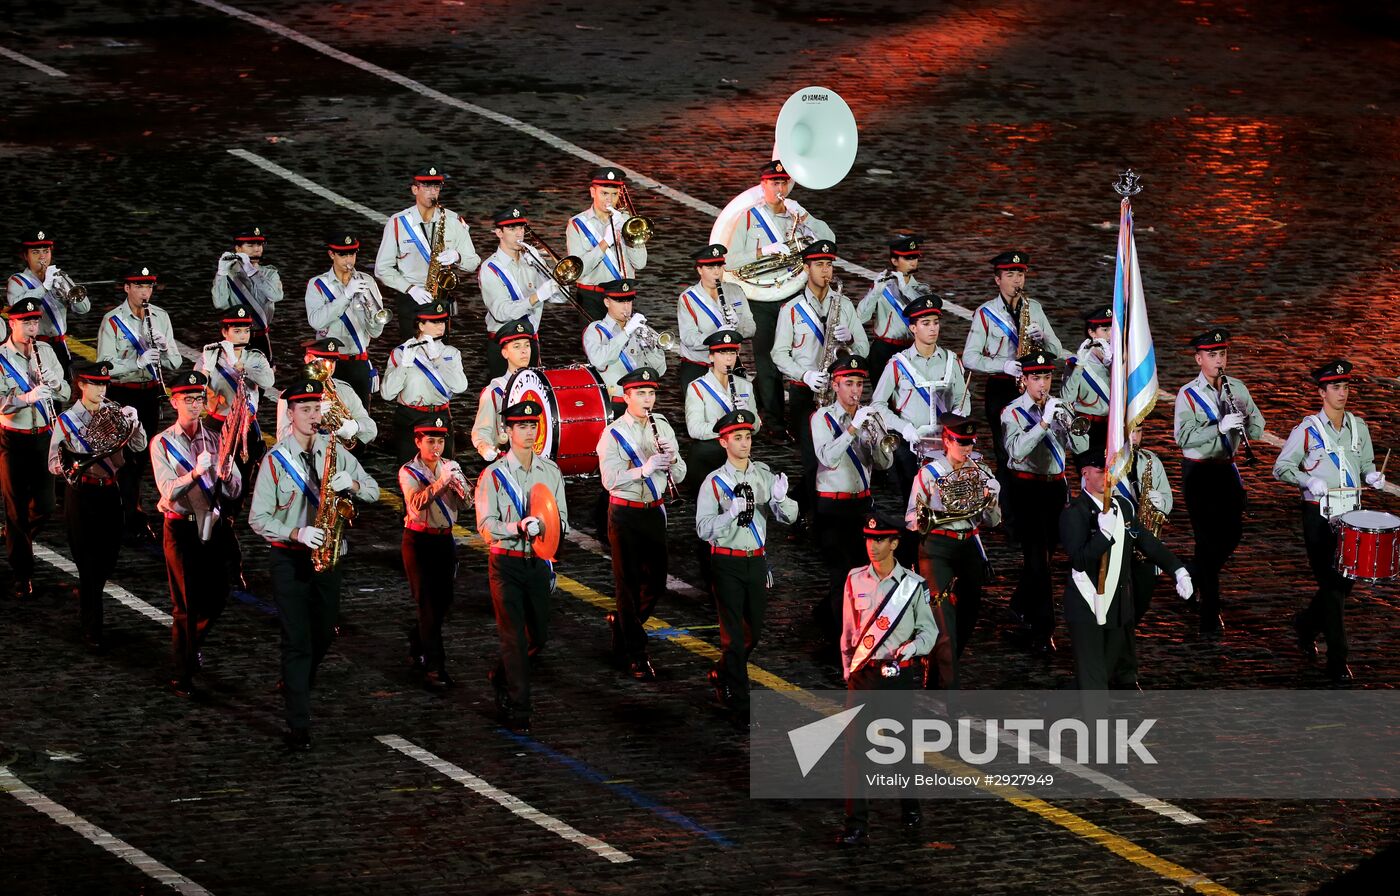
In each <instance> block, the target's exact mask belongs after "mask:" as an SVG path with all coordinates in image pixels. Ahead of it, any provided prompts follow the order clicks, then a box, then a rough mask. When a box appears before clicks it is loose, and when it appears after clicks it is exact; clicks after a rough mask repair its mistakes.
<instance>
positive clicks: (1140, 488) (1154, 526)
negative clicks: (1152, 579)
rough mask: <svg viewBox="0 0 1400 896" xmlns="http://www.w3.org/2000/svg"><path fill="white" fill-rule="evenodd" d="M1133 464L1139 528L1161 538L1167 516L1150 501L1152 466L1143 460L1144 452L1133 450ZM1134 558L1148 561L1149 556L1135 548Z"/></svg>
mask: <svg viewBox="0 0 1400 896" xmlns="http://www.w3.org/2000/svg"><path fill="white" fill-rule="evenodd" d="M1133 464H1134V465H1137V466H1138V478H1137V483H1136V484H1137V497H1138V501H1137V522H1138V526H1139V528H1141V529H1143V530H1144V531H1146V532H1149V533H1151V534H1152V536H1153V537H1154V538H1160V537H1161V535H1162V527H1163V526H1165V525H1166V524H1167V515H1166V514H1165V513H1163V512H1162V511H1160V510H1158V509H1157V508H1156V507H1155V506H1154V505H1153V504H1152V501H1151V500H1149V493H1150V492H1151V490H1152V476H1151V473H1152V465H1151V464H1150V463H1147V462H1145V461H1144V460H1143V457H1142V452H1141V451H1140V450H1139V449H1137V448H1134V449H1133ZM1133 556H1135V557H1137V558H1138V559H1139V560H1146V559H1147V555H1145V554H1144V553H1143V552H1142V549H1141V548H1136V547H1135V548H1133Z"/></svg>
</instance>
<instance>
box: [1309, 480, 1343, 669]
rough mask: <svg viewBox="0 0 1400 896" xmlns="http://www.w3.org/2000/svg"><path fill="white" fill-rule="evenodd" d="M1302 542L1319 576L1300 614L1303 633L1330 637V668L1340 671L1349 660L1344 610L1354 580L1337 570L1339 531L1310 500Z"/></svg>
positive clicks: (1328, 639) (1328, 651) (1315, 575)
mask: <svg viewBox="0 0 1400 896" xmlns="http://www.w3.org/2000/svg"><path fill="white" fill-rule="evenodd" d="M1303 545H1304V547H1306V548H1307V551H1308V565H1309V566H1311V567H1312V572H1313V578H1314V579H1316V580H1317V591H1316V592H1314V593H1313V597H1312V602H1311V603H1309V604H1308V608H1307V609H1306V610H1304V611H1303V612H1302V613H1300V614H1298V622H1299V624H1300V626H1301V627H1302V629H1303V634H1304V635H1306V636H1308V637H1313V638H1315V637H1316V636H1317V633H1318V632H1321V633H1322V635H1323V637H1325V638H1326V639H1327V669H1328V671H1330V672H1339V671H1341V669H1342V667H1343V666H1345V665H1346V662H1347V631H1346V625H1345V617H1344V613H1343V610H1344V609H1345V606H1346V599H1347V597H1348V595H1350V594H1351V589H1352V586H1353V584H1354V583H1353V582H1352V581H1351V580H1350V579H1348V578H1347V577H1346V576H1344V575H1342V574H1341V573H1339V572H1337V565H1336V555H1337V532H1336V530H1335V529H1333V528H1332V526H1331V524H1330V523H1329V522H1328V521H1327V519H1326V518H1325V517H1324V516H1323V515H1322V513H1321V512H1320V511H1319V510H1318V507H1317V505H1316V504H1313V503H1312V502H1310V501H1304V502H1303Z"/></svg>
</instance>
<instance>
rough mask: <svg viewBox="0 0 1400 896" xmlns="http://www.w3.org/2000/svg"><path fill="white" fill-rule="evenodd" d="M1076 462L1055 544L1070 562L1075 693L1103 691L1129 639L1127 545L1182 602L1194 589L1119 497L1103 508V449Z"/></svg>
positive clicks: (1068, 609) (1068, 615)
mask: <svg viewBox="0 0 1400 896" xmlns="http://www.w3.org/2000/svg"><path fill="white" fill-rule="evenodd" d="M1075 463H1077V464H1078V465H1079V472H1080V492H1079V496H1078V497H1076V498H1075V499H1074V500H1073V501H1071V502H1070V503H1069V506H1068V507H1066V508H1065V509H1064V511H1063V512H1062V513H1061V514H1060V544H1062V545H1064V549H1065V553H1066V554H1067V555H1068V556H1069V564H1070V577H1069V583H1068V585H1067V587H1066V589H1065V624H1066V626H1068V628H1069V636H1070V642H1071V646H1072V648H1073V650H1074V670H1075V676H1076V678H1077V679H1078V682H1079V688H1080V690H1107V689H1108V684H1109V681H1108V676H1109V672H1110V670H1112V669H1114V668H1115V667H1116V665H1117V663H1118V660H1119V657H1121V656H1122V654H1123V651H1124V649H1126V648H1127V646H1128V643H1129V639H1131V638H1132V637H1133V596H1132V588H1133V584H1132V578H1133V577H1132V564H1133V548H1134V547H1136V548H1138V549H1140V550H1141V551H1142V552H1143V553H1144V554H1146V555H1147V558H1148V559H1149V560H1150V561H1152V562H1154V563H1156V564H1157V565H1158V566H1159V567H1161V568H1162V569H1165V570H1167V571H1169V572H1171V573H1172V574H1173V575H1175V576H1176V593H1177V594H1179V595H1181V597H1182V598H1183V599H1185V598H1189V597H1190V596H1191V592H1192V590H1193V589H1192V585H1191V576H1190V574H1188V573H1187V571H1186V567H1185V566H1183V565H1182V563H1181V561H1180V560H1178V559H1177V558H1176V555H1175V554H1173V553H1172V552H1171V551H1169V550H1167V548H1166V547H1165V546H1164V545H1163V544H1162V543H1161V542H1160V541H1158V540H1157V539H1156V538H1155V537H1154V536H1153V535H1152V533H1150V532H1147V531H1145V530H1144V529H1141V528H1140V527H1139V526H1138V525H1137V520H1136V519H1135V518H1134V517H1133V514H1132V510H1131V508H1130V507H1129V505H1128V503H1127V502H1126V501H1124V500H1123V498H1121V497H1119V496H1117V495H1115V496H1114V497H1113V501H1112V506H1111V507H1110V508H1109V510H1108V511H1107V512H1105V511H1104V508H1103V484H1104V449H1103V448H1102V447H1093V446H1091V447H1090V448H1089V450H1088V451H1084V452H1081V453H1080V454H1078V455H1076V456H1075ZM1105 556H1107V557H1108V574H1107V577H1106V578H1105V580H1104V589H1103V593H1102V594H1100V593H1098V591H1097V586H1098V583H1099V567H1100V564H1101V563H1102V561H1103V558H1104V557H1105Z"/></svg>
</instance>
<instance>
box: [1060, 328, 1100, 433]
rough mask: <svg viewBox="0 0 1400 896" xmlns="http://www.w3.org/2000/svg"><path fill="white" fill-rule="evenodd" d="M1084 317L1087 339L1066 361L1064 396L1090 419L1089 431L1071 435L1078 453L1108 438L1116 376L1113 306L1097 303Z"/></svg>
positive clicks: (1077, 415) (1065, 399) (1080, 414)
mask: <svg viewBox="0 0 1400 896" xmlns="http://www.w3.org/2000/svg"><path fill="white" fill-rule="evenodd" d="M1081 316H1082V317H1083V318H1084V335H1085V337H1086V338H1085V339H1084V342H1082V343H1081V344H1080V346H1079V351H1078V352H1076V353H1075V355H1074V357H1073V358H1070V359H1069V362H1068V364H1067V365H1066V366H1067V367H1068V368H1069V369H1068V372H1067V374H1066V376H1065V382H1064V385H1062V386H1061V387H1060V400H1061V401H1063V402H1064V403H1065V404H1066V405H1068V406H1069V409H1070V410H1072V411H1074V415H1075V416H1076V417H1083V418H1084V419H1085V420H1087V421H1089V431H1088V432H1086V433H1084V434H1083V435H1073V434H1071V436H1070V446H1071V447H1072V448H1073V449H1074V452H1075V453H1076V454H1078V453H1080V452H1083V451H1087V450H1088V448H1089V445H1090V444H1091V443H1092V444H1095V445H1101V444H1106V443H1107V442H1108V386H1109V382H1110V380H1111V379H1112V374H1111V373H1110V372H1109V368H1108V365H1109V362H1110V361H1112V360H1113V346H1112V344H1111V343H1110V341H1109V340H1110V338H1111V337H1112V335H1113V307H1112V306H1109V305H1103V306H1097V307H1094V308H1092V309H1090V310H1088V311H1086V312H1084V313H1083V314H1082V315H1081Z"/></svg>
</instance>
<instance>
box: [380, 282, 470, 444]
mask: <svg viewBox="0 0 1400 896" xmlns="http://www.w3.org/2000/svg"><path fill="white" fill-rule="evenodd" d="M414 315H415V316H416V317H417V319H418V323H417V333H416V334H415V336H414V338H413V340H412V341H409V342H405V343H404V344H403V345H400V346H398V347H397V348H395V349H394V350H393V351H392V352H390V353H389V369H388V370H387V371H386V372H385V374H384V385H383V386H382V387H381V388H380V390H379V394H380V395H382V396H384V398H385V399H386V400H387V401H395V402H398V404H397V406H395V408H394V443H395V448H396V450H397V452H398V458H399V464H400V466H402V465H403V464H405V463H408V459H409V458H411V457H413V455H414V453H415V449H414V447H413V422H414V421H415V420H416V419H418V418H419V417H421V416H423V415H424V414H437V415H440V416H442V417H445V418H446V419H447V456H448V457H451V456H452V454H453V447H454V444H453V443H454V439H453V433H452V399H453V398H454V397H456V396H458V395H461V394H462V393H463V392H466V391H467V375H466V373H464V372H463V371H462V353H461V352H460V351H458V350H457V349H455V348H453V347H452V346H450V345H448V344H447V343H446V342H445V341H444V340H443V334H444V333H446V332H447V305H446V304H444V303H443V302H442V300H440V299H439V300H438V301H436V302H429V303H428V304H426V305H419V306H418V307H417V309H416V310H415V311H414Z"/></svg>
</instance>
